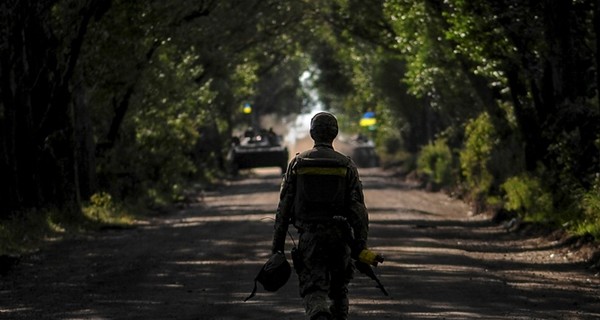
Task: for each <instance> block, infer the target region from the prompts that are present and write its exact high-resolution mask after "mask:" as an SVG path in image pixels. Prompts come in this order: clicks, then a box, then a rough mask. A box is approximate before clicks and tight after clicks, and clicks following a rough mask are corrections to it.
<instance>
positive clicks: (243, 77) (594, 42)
mask: <svg viewBox="0 0 600 320" xmlns="http://www.w3.org/2000/svg"><path fill="white" fill-rule="evenodd" d="M599 32H600V8H599V6H598V4H597V3H596V2H595V1H591V0H558V1H554V0H543V1H515V0H500V1H491V2H490V1H482V0H476V1H463V0H452V1H442V0H423V1H410V0H395V1H389V0H369V1H359V0H318V1H309V0H302V1H287V2H286V1H277V0H248V1H235V0H226V1H217V0H202V1H193V2H190V1H182V0H173V1H157V0H148V1H126V0H84V1H74V0H40V1H31V0H27V1H17V0H7V1H3V2H2V3H1V4H0V37H1V38H0V39H1V41H0V127H1V128H2V131H1V132H0V154H2V160H1V161H0V176H2V177H3V178H2V180H1V182H0V194H1V197H2V198H1V200H2V203H3V206H4V208H6V210H4V211H3V212H2V213H1V215H2V216H3V217H8V216H10V215H12V214H14V213H18V212H22V211H23V210H28V209H32V208H39V207H58V208H75V209H76V208H77V207H79V206H80V205H81V204H82V202H85V201H87V200H88V199H89V198H90V196H92V195H93V194H95V193H97V192H101V191H103V192H108V193H110V194H112V195H114V196H115V197H117V198H119V199H126V198H137V199H142V200H141V201H145V200H144V199H146V200H148V199H149V200H151V201H150V202H153V203H161V202H168V201H172V200H173V199H176V198H177V197H179V196H180V195H181V193H182V191H183V190H184V189H185V188H186V187H187V185H188V183H189V182H190V181H198V180H204V181H206V180H210V179H213V178H215V177H218V176H219V175H222V173H223V172H224V170H225V163H224V161H225V160H224V156H225V153H226V150H227V147H228V145H229V139H230V137H231V134H232V132H234V131H235V130H236V129H238V128H240V127H244V126H247V125H252V124H256V123H257V122H258V121H259V120H260V117H261V116H266V115H271V116H273V117H275V118H276V119H284V118H289V117H290V116H291V115H294V114H299V113H301V112H303V111H306V109H307V108H308V105H309V100H310V99H309V95H308V93H307V92H306V88H305V87H303V86H304V84H303V83H301V81H300V78H301V76H302V75H306V74H308V75H310V77H311V80H312V81H310V83H311V84H312V85H313V86H314V89H315V90H317V91H318V93H319V98H320V100H321V102H322V103H323V104H324V105H325V107H326V108H327V109H329V110H332V111H336V112H339V114H340V119H341V120H343V122H344V123H343V124H342V126H343V127H344V128H345V130H350V131H352V130H354V131H359V130H362V129H361V128H360V127H358V125H357V123H358V119H359V118H360V116H361V115H362V114H363V113H364V112H367V111H373V112H375V113H376V114H377V117H378V121H379V124H378V127H377V129H376V130H375V131H373V132H370V133H369V134H371V135H372V137H373V138H374V139H375V140H376V141H377V142H378V144H379V145H380V150H381V152H384V153H390V154H392V153H397V152H399V151H405V152H408V153H411V154H418V153H420V152H422V151H423V150H425V149H423V148H425V147H428V146H429V147H430V148H435V147H434V146H439V145H440V141H443V142H444V144H445V145H446V146H447V147H449V150H452V158H453V159H454V160H452V161H449V164H448V165H450V166H453V167H454V168H456V170H455V171H454V172H455V173H454V177H455V179H453V181H454V182H453V183H454V184H457V185H463V186H468V187H467V188H468V189H470V190H471V191H472V190H474V189H476V190H477V191H476V192H475V193H471V196H472V199H475V200H477V201H483V202H487V203H488V204H491V203H492V202H493V201H488V200H481V199H482V198H481V197H485V196H486V195H487V196H492V197H493V196H498V197H503V196H505V195H506V194H504V193H503V191H502V190H506V188H504V189H503V187H502V186H503V184H505V183H506V182H507V181H515V180H514V179H513V180H511V179H510V178H514V177H518V176H523V175H526V176H528V177H530V178H531V177H535V178H536V179H541V180H543V181H545V183H543V184H541V186H548V189H549V192H550V193H552V195H553V197H552V199H553V207H554V208H562V210H563V211H568V212H570V213H568V214H567V213H564V212H563V215H565V216H569V217H572V216H573V215H574V214H573V213H572V212H573V208H574V207H577V208H578V209H577V210H575V211H577V212H580V213H578V214H575V215H576V216H578V217H579V218H578V219H588V220H589V219H592V220H593V219H600V218H598V217H599V216H600V213H598V210H599V209H598V206H597V202H594V201H599V202H600V200H598V197H597V196H596V197H594V195H595V194H597V192H598V190H599V189H600V177H599V172H600V128H599V126H600V121H599V120H600V102H599V100H598V99H599V95H598V84H599V83H600V81H599V79H600V73H599V72H598V65H599V63H600V58H599V54H598V48H599V47H600V36H599ZM245 103H250V104H252V106H253V115H252V117H251V119H249V118H248V116H247V115H245V114H243V113H242V112H241V106H242V105H244V104H245ZM281 121H283V120H281ZM434 141H435V143H434ZM444 150H447V149H444ZM444 154H447V152H446V151H444ZM422 163H428V162H427V161H425V162H422ZM453 163H454V164H453ZM456 163H460V164H458V165H457V164H456ZM482 177H489V179H491V180H489V179H488V178H486V179H487V180H486V181H488V180H489V183H486V184H485V186H484V185H482V181H483V180H482ZM539 185H540V184H536V186H538V187H539ZM574 190H576V191H577V192H575V193H574V192H573V191H574ZM475 200H474V201H475ZM581 203H587V205H580V204H581ZM594 203H595V204H594ZM573 204H577V205H573Z"/></svg>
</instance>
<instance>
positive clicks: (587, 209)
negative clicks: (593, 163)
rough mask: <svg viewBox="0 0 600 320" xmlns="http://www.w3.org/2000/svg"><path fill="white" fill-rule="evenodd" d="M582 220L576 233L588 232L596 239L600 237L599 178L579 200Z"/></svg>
mask: <svg viewBox="0 0 600 320" xmlns="http://www.w3.org/2000/svg"><path fill="white" fill-rule="evenodd" d="M580 209H581V210H582V212H583V219H582V220H583V221H581V223H579V225H578V228H577V230H576V231H577V233H580V234H584V233H589V234H591V235H593V236H594V237H595V238H596V239H599V238H600V178H599V179H598V180H597V181H596V183H595V185H594V186H593V187H592V189H591V190H589V191H587V192H585V193H584V194H583V197H582V198H581V202H580Z"/></svg>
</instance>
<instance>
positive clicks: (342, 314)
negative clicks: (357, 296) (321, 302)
mask: <svg viewBox="0 0 600 320" xmlns="http://www.w3.org/2000/svg"><path fill="white" fill-rule="evenodd" d="M348 309H349V307H348V298H347V297H344V298H338V299H333V301H332V304H331V307H329V310H330V311H331V314H332V315H333V319H334V320H347V319H348Z"/></svg>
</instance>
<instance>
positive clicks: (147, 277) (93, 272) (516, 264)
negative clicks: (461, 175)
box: [0, 170, 600, 320]
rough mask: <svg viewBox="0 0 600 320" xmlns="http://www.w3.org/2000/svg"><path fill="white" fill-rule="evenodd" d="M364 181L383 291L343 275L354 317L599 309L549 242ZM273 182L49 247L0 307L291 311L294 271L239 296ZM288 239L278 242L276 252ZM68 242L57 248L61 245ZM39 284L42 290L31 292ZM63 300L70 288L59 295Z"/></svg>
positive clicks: (278, 314) (267, 232) (594, 283)
mask: <svg viewBox="0 0 600 320" xmlns="http://www.w3.org/2000/svg"><path fill="white" fill-rule="evenodd" d="M363 173H364V172H363ZM365 180H366V183H365V185H366V189H365V193H366V194H367V200H368V202H369V203H371V206H370V207H371V208H372V211H371V213H370V217H371V228H370V240H369V246H370V248H372V249H373V250H375V251H377V252H381V253H383V254H384V255H385V262H384V263H383V264H380V265H379V266H378V267H377V268H375V269H374V270H375V273H376V274H377V275H378V276H379V277H380V279H381V281H382V283H383V284H384V285H385V287H386V289H387V291H388V292H389V293H390V296H389V297H385V296H383V295H382V294H381V292H380V291H379V289H377V288H376V287H375V283H374V282H373V281H372V280H371V279H368V278H367V277H365V276H364V275H362V274H358V273H357V274H355V279H354V281H353V282H351V284H350V286H349V290H350V300H351V306H350V316H351V318H352V319H358V320H360V319H382V318H391V319H439V318H440V317H443V318H447V319H482V318H483V319H491V318H510V319H531V318H532V317H534V318H549V317H554V316H558V317H559V318H578V316H579V315H586V317H588V318H593V317H597V316H600V313H599V312H598V311H597V310H600V308H599V307H600V300H599V299H598V297H597V295H596V292H597V290H598V288H599V287H600V281H599V279H598V277H597V276H594V275H593V274H590V273H587V272H585V271H584V266H583V265H582V263H581V261H578V260H575V259H573V260H570V259H563V258H562V256H563V253H562V252H563V251H562V250H563V249H562V247H561V246H560V245H559V244H551V245H545V242H543V241H540V239H539V237H529V238H528V237H523V236H519V235H517V234H514V233H508V232H506V230H505V229H504V228H502V227H501V226H498V225H495V224H493V223H491V222H489V221H488V220H487V219H485V218H484V217H482V216H474V217H473V216H468V215H467V214H466V212H467V209H468V208H467V206H465V205H464V204H463V203H461V202H459V201H455V200H451V199H449V198H447V196H445V195H443V194H432V193H426V192H423V191H419V190H417V189H414V188H413V187H411V186H410V185H409V184H406V183H402V182H400V181H399V180H397V179H393V178H391V177H388V176H386V175H385V174H384V173H383V172H380V171H376V170H372V171H370V175H369V177H368V178H365ZM278 186H279V179H278V178H277V177H275V176H272V175H271V174H270V172H268V171H267V172H259V173H256V172H254V173H253V174H252V175H251V177H247V178H246V179H245V180H243V181H236V182H232V183H229V184H228V185H223V186H221V187H219V188H218V189H216V190H214V191H211V192H209V193H207V194H205V195H204V199H205V201H204V202H202V203H193V204H191V205H190V206H189V207H187V208H184V209H181V210H179V211H178V212H176V213H173V214H168V215H165V216H156V217H153V218H151V219H149V220H146V221H143V223H142V221H141V222H140V223H139V226H138V227H137V228H135V229H133V230H109V231H105V232H101V233H98V234H95V235H91V236H90V237H88V238H80V239H72V240H67V241H65V242H64V243H55V244H52V245H51V247H50V248H48V250H47V251H46V252H40V253H39V254H37V255H33V256H31V257H30V260H29V261H26V262H25V263H24V265H23V269H22V270H20V271H18V272H17V273H16V276H18V275H19V274H22V275H23V276H25V275H27V274H29V272H34V268H40V267H41V268H42V269H41V270H38V271H35V273H36V274H37V276H36V280H35V283H33V282H31V283H27V282H21V284H17V283H15V284H14V285H13V286H10V285H9V286H6V285H5V286H4V287H3V289H2V291H0V298H2V301H13V302H14V304H11V305H7V304H6V302H3V303H0V312H1V313H0V315H2V316H7V317H8V318H11V319H25V318H28V317H29V316H28V315H37V316H40V315H42V314H46V315H47V316H48V317H49V319H50V318H51V319H65V320H66V319H118V318H123V317H125V318H128V319H257V320H258V319H265V315H267V314H268V315H269V316H268V317H267V318H277V319H300V318H302V314H303V308H302V301H301V299H300V298H299V296H298V290H297V281H298V280H297V279H296V277H295V276H294V275H293V276H292V277H291V279H290V281H289V282H288V283H287V284H286V285H285V286H284V287H283V288H282V289H281V290H280V291H279V292H276V293H270V292H265V291H264V290H262V287H260V285H259V289H258V293H257V295H256V296H255V297H254V298H253V299H251V300H249V301H248V302H243V299H244V298H245V297H246V296H247V295H248V294H249V292H250V291H251V289H252V287H253V285H254V283H253V279H254V276H255V275H256V273H257V272H258V270H259V269H260V267H261V266H262V264H263V263H264V262H265V261H266V259H267V258H268V257H269V254H270V252H269V249H270V245H271V234H272V225H273V221H272V220H271V218H272V217H273V216H274V210H275V205H276V203H277V195H278ZM388 193H394V194H395V196H394V197H388V196H387V194H388ZM292 235H293V236H294V237H297V235H296V234H295V233H294V232H292ZM92 242H93V243H94V245H93V246H92V245H91V244H92ZM291 245H292V244H291V241H290V240H289V239H288V241H287V246H286V248H287V250H288V251H289V249H290V248H291ZM67 247H70V248H71V249H70V250H69V252H68V253H66V256H64V255H63V254H62V253H61V248H67ZM288 258H289V256H288ZM64 259H69V260H70V261H72V263H71V265H70V267H69V266H65V267H64V268H66V270H69V269H70V270H71V272H70V273H64V272H63V270H55V269H50V267H51V266H54V265H56V264H57V263H61V262H60V261H63V260H64ZM36 261H44V265H46V266H48V269H44V267H43V266H39V265H37V264H36ZM82 270H85V271H82ZM48 291H52V292H54V293H53V294H52V295H44V294H43V293H44V292H48ZM72 296H78V297H79V298H78V299H77V300H76V301H72V300H69V297H72ZM65 299H66V300H65ZM58 301H63V302H61V303H59V304H58V305H57V302H58ZM50 305H54V307H50V308H49V306H50ZM37 316H36V317H37ZM37 318H39V319H45V318H44V317H37ZM584 318H585V317H584Z"/></svg>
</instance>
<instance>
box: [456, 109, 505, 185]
mask: <svg viewBox="0 0 600 320" xmlns="http://www.w3.org/2000/svg"><path fill="white" fill-rule="evenodd" d="M497 143H498V140H497V137H496V133H495V130H494V127H493V125H492V123H491V121H490V116H489V115H488V114H487V113H482V114H481V115H480V116H479V117H478V118H476V119H473V120H471V121H470V122H469V123H468V124H467V126H466V128H465V145H464V148H463V150H462V151H461V152H460V166H461V170H462V174H463V176H464V177H465V181H466V184H467V187H468V189H469V190H471V192H472V194H473V195H475V197H479V196H481V195H485V194H488V193H489V190H490V188H491V187H492V183H493V180H494V177H493V176H492V174H491V173H490V171H489V169H488V163H489V162H490V159H491V155H492V151H493V149H494V147H495V146H496V145H497Z"/></svg>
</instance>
